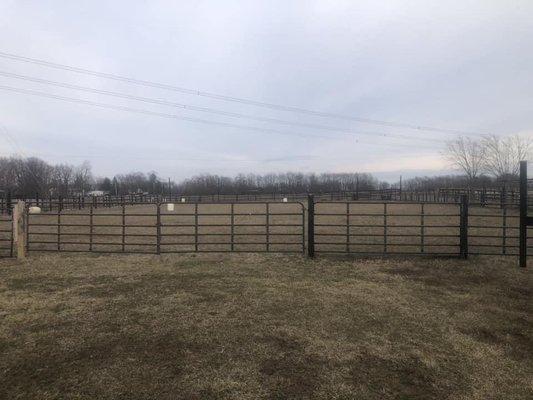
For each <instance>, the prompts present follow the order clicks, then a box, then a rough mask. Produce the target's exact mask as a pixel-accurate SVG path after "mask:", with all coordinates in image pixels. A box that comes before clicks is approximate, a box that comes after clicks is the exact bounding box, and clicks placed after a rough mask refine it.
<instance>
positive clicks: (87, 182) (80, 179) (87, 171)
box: [74, 161, 94, 194]
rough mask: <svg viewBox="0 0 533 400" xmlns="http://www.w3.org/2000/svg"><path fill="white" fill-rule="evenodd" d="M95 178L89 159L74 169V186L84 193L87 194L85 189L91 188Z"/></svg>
mask: <svg viewBox="0 0 533 400" xmlns="http://www.w3.org/2000/svg"><path fill="white" fill-rule="evenodd" d="M93 180H94V179H93V174H92V171H91V164H90V163H89V161H84V162H83V163H82V164H81V165H80V166H79V167H77V168H76V170H75V171H74V186H75V187H76V189H78V190H79V191H80V192H81V193H82V194H85V191H87V190H89V189H90V188H91V185H92V183H93Z"/></svg>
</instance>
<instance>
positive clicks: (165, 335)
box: [0, 254, 533, 399]
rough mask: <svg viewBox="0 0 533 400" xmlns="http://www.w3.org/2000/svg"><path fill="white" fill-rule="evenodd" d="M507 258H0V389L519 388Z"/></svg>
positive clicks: (84, 393) (521, 290)
mask: <svg viewBox="0 0 533 400" xmlns="http://www.w3.org/2000/svg"><path fill="white" fill-rule="evenodd" d="M531 278H532V272H531V270H530V269H528V270H520V269H518V268H516V266H515V260H514V259H499V258H477V259H472V260H469V261H459V260H452V259H449V260H444V259H417V260H410V261H407V260H394V259H389V260H339V259H331V258H328V259H324V258H319V259H317V260H314V261H310V260H306V259H304V258H302V257H300V256H276V255H264V256H260V255H256V254H249V255H219V254H213V255H200V256H194V255H185V256H177V255H168V256H139V255H129V256H128V255H117V256H114V255H106V256H97V255H74V256H69V255H65V254H49V255H39V256H34V257H31V258H29V259H27V260H26V261H25V262H23V263H20V262H16V261H14V260H2V261H0V383H1V384H0V398H5V399H306V398H313V399H527V398H531V394H532V393H533V381H532V377H533V361H532V360H533V331H532V330H533V328H532V327H533V318H532V314H531V311H532V309H531V303H530V298H531V283H532V279H531Z"/></svg>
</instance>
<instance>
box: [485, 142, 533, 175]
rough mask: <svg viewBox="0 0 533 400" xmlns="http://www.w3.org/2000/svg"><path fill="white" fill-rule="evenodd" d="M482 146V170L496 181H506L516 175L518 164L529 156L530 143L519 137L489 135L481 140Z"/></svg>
mask: <svg viewBox="0 0 533 400" xmlns="http://www.w3.org/2000/svg"><path fill="white" fill-rule="evenodd" d="M482 145H483V148H484V157H483V168H484V170H485V171H486V172H487V173H488V174H490V175H492V176H494V177H495V178H497V179H507V178H508V177H512V176H516V175H518V171H519V168H520V167H519V162H520V161H521V160H526V159H527V158H528V156H529V155H530V152H531V146H532V142H531V139H530V138H526V137H522V136H519V135H511V136H505V137H500V136H495V135H491V136H487V137H485V138H484V139H483V141H482Z"/></svg>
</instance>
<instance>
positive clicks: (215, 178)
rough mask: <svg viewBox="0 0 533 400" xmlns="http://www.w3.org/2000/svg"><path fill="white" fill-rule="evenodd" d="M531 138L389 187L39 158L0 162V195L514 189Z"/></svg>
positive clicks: (365, 179)
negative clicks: (97, 172)
mask: <svg viewBox="0 0 533 400" xmlns="http://www.w3.org/2000/svg"><path fill="white" fill-rule="evenodd" d="M531 149H532V142H531V140H530V139H529V138H524V137H520V136H518V135H514V136H504V137H499V136H483V137H479V138H471V137H458V138H456V139H454V140H451V141H449V142H448V143H447V146H446V150H445V153H444V155H445V156H446V158H447V159H448V160H449V161H450V163H451V164H453V165H454V166H455V167H456V168H457V169H458V170H459V171H461V172H462V174H461V175H447V176H434V177H416V178H412V179H408V180H404V181H403V182H396V183H395V184H392V185H391V184H389V183H387V182H380V181H378V180H377V179H376V178H375V177H374V176H372V175H371V174H368V173H322V174H314V173H298V172H286V173H276V174H274V173H271V174H264V175H260V174H239V175H237V176H235V177H226V176H220V175H215V174H204V175H199V176H195V177H192V178H189V179H185V180H183V181H181V182H177V183H176V182H174V181H165V180H164V179H161V177H159V176H158V174H157V173H156V172H148V173H144V172H131V173H127V174H119V175H115V176H113V177H95V176H94V175H93V173H92V168H91V164H90V163H89V162H88V161H85V162H83V163H81V164H79V165H72V164H64V163H61V164H56V165H51V164H49V163H47V162H45V161H43V160H41V159H39V158H36V157H29V158H20V157H0V191H3V192H4V193H7V192H10V193H11V194H12V195H13V196H18V197H33V196H35V195H36V194H39V195H40V196H53V197H58V196H64V197H66V196H80V195H86V194H87V193H88V192H90V191H92V190H99V191H102V192H104V193H107V194H112V195H119V196H120V195H126V194H132V193H150V194H168V193H172V194H183V195H213V194H263V193H281V194H290V193H327V192H339V191H365V190H375V189H388V188H398V189H399V188H401V189H403V190H412V191H423V190H435V189H439V188H476V187H478V188H481V187H496V188H500V187H502V186H509V185H512V184H513V183H514V182H515V181H516V180H517V177H518V169H519V161H520V160H524V159H527V158H528V157H529V155H530V153H531Z"/></svg>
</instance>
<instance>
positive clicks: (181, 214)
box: [26, 202, 305, 254]
mask: <svg viewBox="0 0 533 400" xmlns="http://www.w3.org/2000/svg"><path fill="white" fill-rule="evenodd" d="M170 204H172V206H171V207H169V206H168V205H167V203H163V204H150V203H148V204H140V205H137V207H133V208H129V207H126V206H125V205H122V206H121V207H118V208H116V209H95V208H93V207H91V208H90V209H89V210H88V211H87V210H81V211H80V210H77V211H50V212H45V213H42V214H30V213H28V215H27V231H26V235H27V237H26V246H27V251H29V252H31V251H60V252H87V251H89V252H100V253H116V252H118V253H148V254H162V253H184V252H282V253H303V252H305V231H304V229H305V228H304V226H305V211H304V207H303V204H301V203H295V202H292V203H220V204H198V203H194V204H173V203H170Z"/></svg>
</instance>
